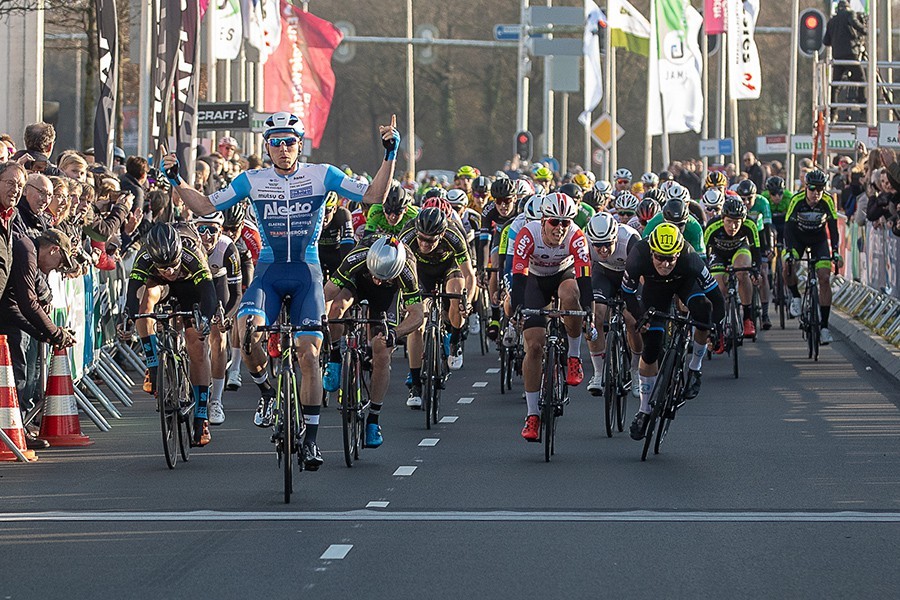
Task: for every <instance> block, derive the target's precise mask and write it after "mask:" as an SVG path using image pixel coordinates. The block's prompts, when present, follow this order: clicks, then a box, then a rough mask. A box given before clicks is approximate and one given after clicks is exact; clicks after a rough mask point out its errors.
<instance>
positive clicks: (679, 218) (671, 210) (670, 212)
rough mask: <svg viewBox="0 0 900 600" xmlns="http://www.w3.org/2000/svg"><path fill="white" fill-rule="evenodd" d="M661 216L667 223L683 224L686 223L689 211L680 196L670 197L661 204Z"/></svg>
mask: <svg viewBox="0 0 900 600" xmlns="http://www.w3.org/2000/svg"><path fill="white" fill-rule="evenodd" d="M662 212H663V218H664V219H665V220H666V221H668V222H669V223H673V224H675V225H683V224H684V223H687V220H688V217H689V216H690V214H691V211H690V210H688V206H687V204H686V203H685V201H684V200H681V199H680V198H672V199H671V200H669V201H668V202H666V203H665V204H664V205H663V210H662Z"/></svg>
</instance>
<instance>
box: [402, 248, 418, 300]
mask: <svg viewBox="0 0 900 600" xmlns="http://www.w3.org/2000/svg"><path fill="white" fill-rule="evenodd" d="M406 256H407V258H406V266H405V267H403V270H402V271H401V272H400V276H399V277H398V278H397V281H398V283H399V284H400V303H401V304H402V305H403V306H410V305H411V304H419V303H420V302H422V292H421V291H420V290H419V277H418V275H417V274H416V259H415V255H414V254H413V253H412V251H411V250H409V249H407V252H406Z"/></svg>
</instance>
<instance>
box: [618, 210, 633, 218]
mask: <svg viewBox="0 0 900 600" xmlns="http://www.w3.org/2000/svg"><path fill="white" fill-rule="evenodd" d="M616 214H617V215H622V216H623V217H633V216H634V215H635V213H634V211H630V210H617V211H616Z"/></svg>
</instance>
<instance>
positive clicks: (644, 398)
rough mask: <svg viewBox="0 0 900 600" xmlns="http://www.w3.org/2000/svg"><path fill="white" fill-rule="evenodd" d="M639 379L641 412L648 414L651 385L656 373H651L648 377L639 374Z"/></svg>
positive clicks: (654, 381)
mask: <svg viewBox="0 0 900 600" xmlns="http://www.w3.org/2000/svg"><path fill="white" fill-rule="evenodd" d="M639 379H640V381H641V412H642V413H646V414H648V415H649V414H650V393H651V392H652V391H653V386H654V385H655V384H656V375H651V376H649V377H645V376H644V375H641V376H639Z"/></svg>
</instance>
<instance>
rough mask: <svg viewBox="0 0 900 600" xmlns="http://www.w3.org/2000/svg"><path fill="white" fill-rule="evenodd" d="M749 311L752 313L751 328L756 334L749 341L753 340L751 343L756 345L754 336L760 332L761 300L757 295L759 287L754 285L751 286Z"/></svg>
mask: <svg viewBox="0 0 900 600" xmlns="http://www.w3.org/2000/svg"><path fill="white" fill-rule="evenodd" d="M750 310H752V311H753V326H754V327H755V328H756V333H755V334H753V337H752V338H750V339H752V340H753V343H756V336H757V335H759V332H760V331H762V300H761V297H760V295H759V287H758V286H755V285H754V286H753V298H752V300H751V301H750Z"/></svg>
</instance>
